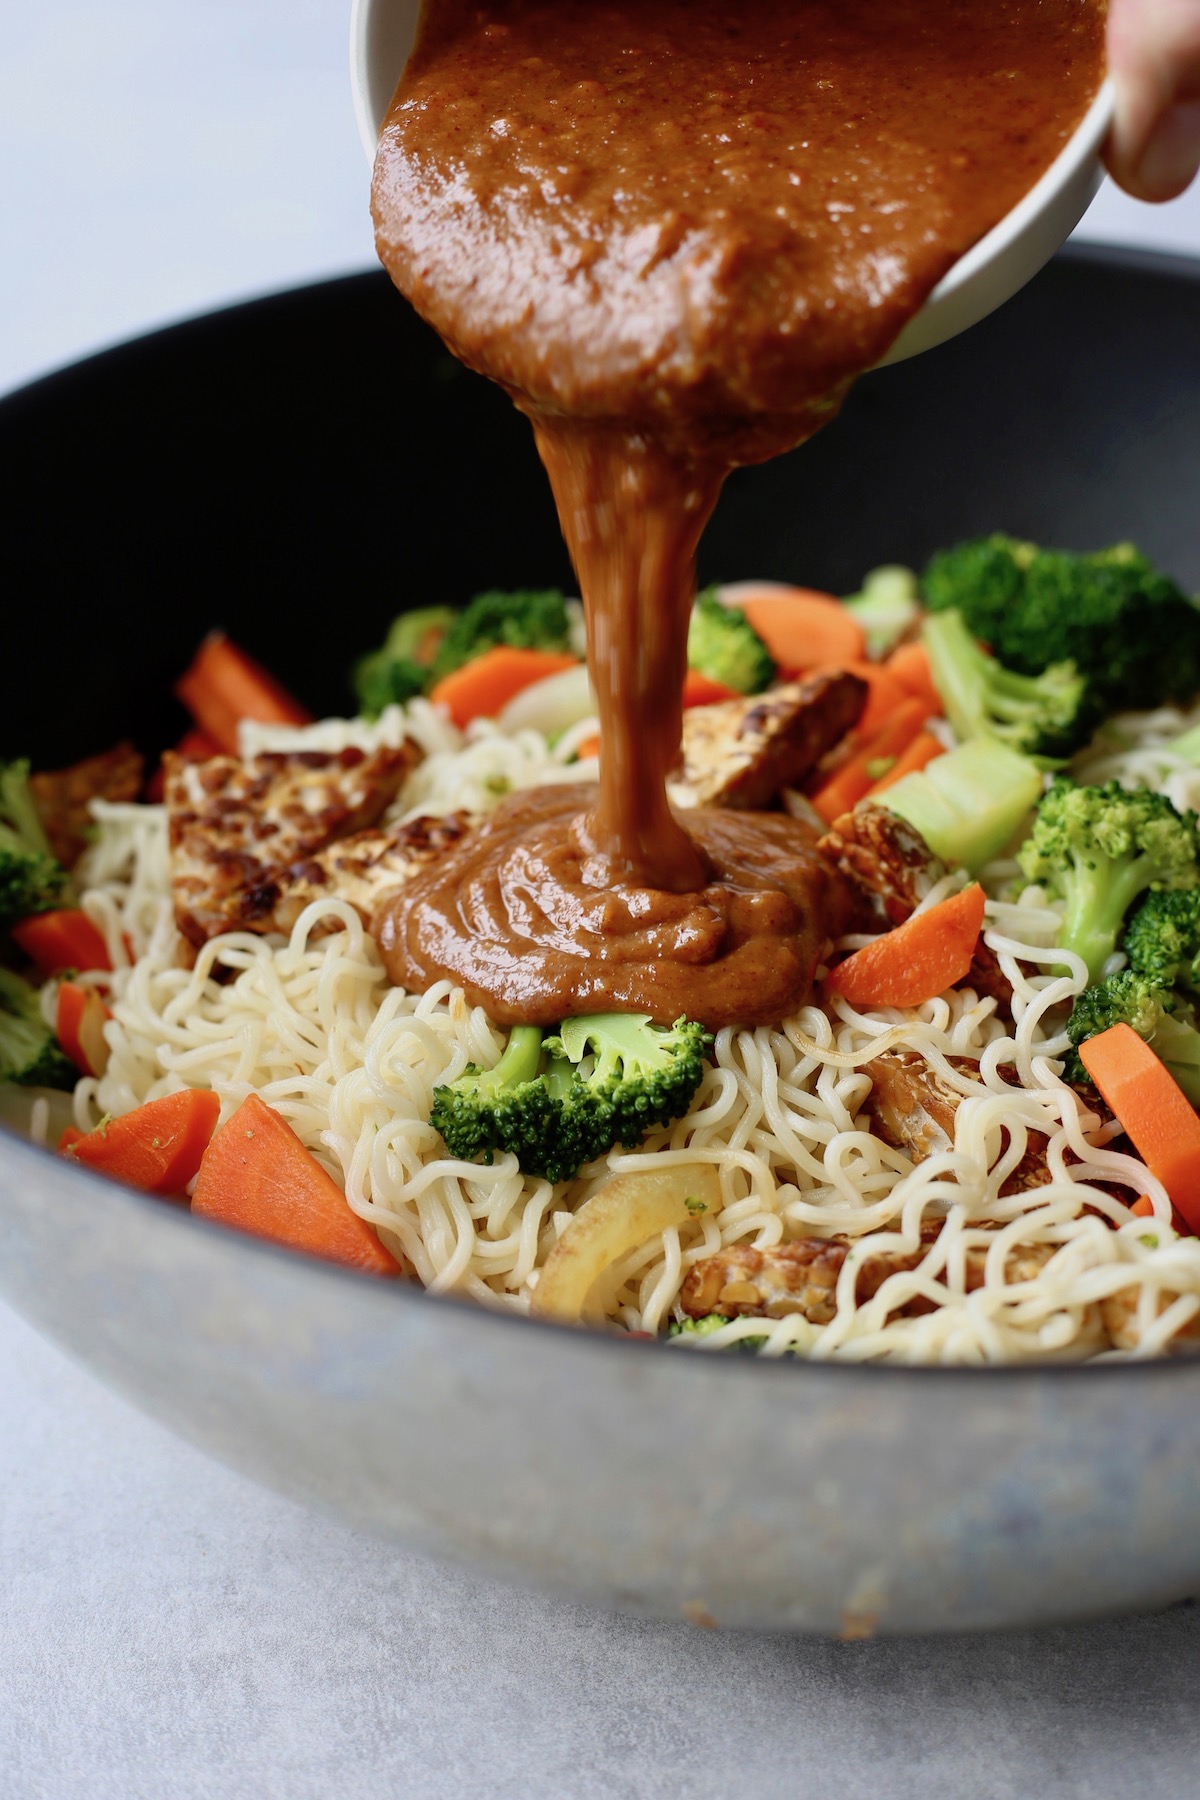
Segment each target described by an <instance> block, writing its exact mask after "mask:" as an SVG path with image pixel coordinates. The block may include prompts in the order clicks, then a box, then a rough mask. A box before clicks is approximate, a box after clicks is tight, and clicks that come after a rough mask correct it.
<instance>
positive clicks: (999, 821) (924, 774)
mask: <svg viewBox="0 0 1200 1800" xmlns="http://www.w3.org/2000/svg"><path fill="white" fill-rule="evenodd" d="M1042 779H1043V778H1042V771H1041V770H1040V769H1039V768H1038V766H1037V764H1036V763H1033V762H1030V760H1029V758H1028V757H1026V756H1018V754H1017V752H1016V751H1015V750H1010V749H1008V747H1007V746H1006V745H1004V744H1001V743H998V742H996V741H995V740H993V739H991V738H975V739H973V740H971V741H970V742H968V743H965V744H960V745H959V746H958V748H957V749H956V750H951V751H948V752H947V754H946V755H945V756H935V757H934V759H933V761H932V762H930V763H927V764H926V765H925V767H924V768H923V769H919V770H917V772H916V773H915V774H912V775H905V776H902V777H901V779H900V780H899V781H897V782H896V783H895V785H894V786H892V787H890V788H888V790H887V792H886V794H884V795H881V797H880V804H881V805H882V806H884V807H886V809H887V811H888V812H893V813H896V814H897V815H898V816H899V817H900V818H902V819H906V820H907V821H908V823H909V824H910V825H911V826H912V827H913V829H914V830H915V831H919V832H920V834H921V836H922V837H923V838H924V840H925V842H926V843H927V844H928V845H929V848H930V849H931V850H932V851H933V852H934V854H935V856H940V857H941V859H942V861H943V862H948V863H958V864H960V865H961V866H962V867H963V868H965V869H967V870H969V871H970V873H971V874H972V875H973V874H974V873H975V871H976V869H980V868H982V867H983V865H984V863H986V862H990V861H991V859H992V857H993V856H999V854H1000V852H1001V851H1002V850H1003V849H1004V847H1005V845H1006V844H1008V843H1009V842H1010V841H1011V839H1012V837H1013V836H1014V834H1015V833H1016V831H1017V830H1018V829H1019V827H1020V825H1021V822H1022V820H1023V819H1024V818H1025V816H1026V814H1027V813H1028V812H1029V810H1030V808H1031V807H1032V806H1033V805H1034V803H1035V802H1036V800H1037V798H1038V796H1039V795H1040V794H1041V791H1042Z"/></svg>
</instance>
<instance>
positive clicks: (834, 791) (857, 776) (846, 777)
mask: <svg viewBox="0 0 1200 1800" xmlns="http://www.w3.org/2000/svg"><path fill="white" fill-rule="evenodd" d="M924 723H925V708H924V705H923V703H922V702H921V701H920V700H904V701H902V702H901V703H900V705H899V706H898V707H897V708H896V710H895V712H894V713H893V714H892V716H891V717H890V719H888V721H887V723H886V724H885V725H882V726H881V727H880V729H879V730H878V731H877V732H875V733H874V734H873V735H872V736H871V737H869V738H868V739H867V740H866V742H865V743H863V744H861V745H860V746H859V748H858V749H856V750H854V751H852V752H851V754H850V755H849V756H848V757H847V758H846V759H845V761H844V762H841V763H839V764H838V765H837V767H836V768H835V769H834V770H833V771H832V773H831V774H829V775H827V776H826V777H825V779H824V781H823V782H822V783H821V784H820V786H819V787H817V788H816V789H815V790H814V791H813V792H812V793H811V794H810V795H809V798H810V799H811V801H812V803H813V805H814V806H815V807H816V809H817V811H818V812H819V813H820V815H821V817H822V818H823V819H827V820H828V821H829V822H830V824H832V822H833V821H834V819H836V818H838V817H840V815H841V814H842V813H844V812H849V811H850V808H851V807H852V806H855V805H856V804H857V803H858V801H860V800H861V799H862V798H863V795H864V794H865V793H866V792H867V789H868V788H870V787H873V786H874V784H875V782H877V781H879V780H881V779H882V777H883V775H886V774H888V773H889V772H890V770H891V768H892V767H893V766H894V764H895V759H896V758H897V757H899V756H902V755H903V753H904V752H905V750H907V749H908V746H909V745H910V744H911V743H912V740H913V739H914V738H915V737H916V735H917V733H918V732H919V731H920V729H921V727H922V725H923V724H924ZM881 764H882V765H884V767H883V768H882V770H881V768H880V765H881Z"/></svg>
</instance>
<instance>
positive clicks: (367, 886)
mask: <svg viewBox="0 0 1200 1800" xmlns="http://www.w3.org/2000/svg"><path fill="white" fill-rule="evenodd" d="M470 823H471V821H470V818H469V816H468V815H467V814H466V813H465V812H456V813H447V814H446V815H445V816H444V817H436V818H435V817H431V816H429V815H427V814H422V815H421V816H420V817H419V818H415V819H406V820H404V822H403V823H402V824H399V825H393V826H391V827H390V828H389V829H388V830H387V831H381V830H380V829H379V828H378V827H376V828H375V829H374V830H372V831H358V832H355V834H354V836H353V837H348V838H342V839H340V840H339V841H338V842H337V843H336V844H329V845H327V846H326V848H325V849H324V850H318V851H317V853H316V855H315V856H310V857H307V858H305V859H304V860H303V861H301V862H297V863H293V864H292V866H291V868H289V869H280V870H279V871H278V872H277V873H276V874H275V875H273V876H272V877H271V879H270V880H269V881H268V882H265V883H264V884H263V886H262V887H261V888H259V889H256V890H255V892H254V893H253V894H252V895H251V896H250V901H251V903H252V904H253V905H254V906H255V907H257V908H260V909H261V916H262V917H263V919H264V920H265V923H264V924H263V925H262V926H261V927H260V929H261V930H263V931H284V932H287V931H290V930H291V929H292V926H293V925H294V924H295V923H296V920H297V919H298V918H299V917H300V914H301V913H302V912H303V911H304V908H305V907H306V906H308V905H309V904H310V902H311V901H313V900H327V899H330V898H336V899H338V900H346V901H348V902H349V904H350V905H351V906H352V907H354V909H355V911H356V912H357V913H359V915H360V916H361V918H362V920H363V922H364V924H366V925H368V926H370V924H371V922H372V920H373V919H374V917H375V915H376V914H377V912H378V911H379V908H380V906H381V905H382V904H383V902H384V901H385V900H387V899H390V897H391V896H392V895H393V894H394V893H395V892H396V890H397V889H398V888H402V887H403V886H404V884H405V882H407V881H408V880H410V879H411V877H412V876H413V875H415V874H416V872H417V870H418V869H423V868H425V867H426V866H427V865H428V864H429V863H431V862H436V860H437V858H438V857H439V856H441V855H442V853H443V852H444V851H446V850H448V849H450V848H451V846H452V845H454V844H456V843H457V842H458V840H459V838H460V837H462V835H463V833H464V832H465V831H468V830H469V829H470ZM331 929H332V926H331Z"/></svg>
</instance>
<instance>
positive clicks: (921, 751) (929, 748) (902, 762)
mask: <svg viewBox="0 0 1200 1800" xmlns="http://www.w3.org/2000/svg"><path fill="white" fill-rule="evenodd" d="M945 754H946V746H945V744H939V743H938V741H937V739H936V738H935V737H934V735H933V733H932V732H931V731H918V733H917V735H916V737H915V738H914V739H913V741H912V743H911V744H910V745H909V746H908V749H907V750H903V751H901V753H900V755H899V756H898V757H897V758H896V760H895V762H894V763H893V764H892V766H891V768H890V769H889V770H888V772H887V774H886V775H885V776H883V778H882V780H880V781H877V782H876V783H875V785H874V787H869V788H868V789H867V792H866V798H867V799H868V800H874V798H875V796H876V795H877V794H882V793H884V792H886V790H887V789H888V788H890V787H891V786H892V785H893V783H894V782H897V781H900V780H902V779H903V777H904V776H905V775H915V774H916V773H917V771H918V769H923V768H924V767H925V765H926V763H931V762H932V761H933V759H934V757H935V756H945Z"/></svg>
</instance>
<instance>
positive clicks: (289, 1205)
mask: <svg viewBox="0 0 1200 1800" xmlns="http://www.w3.org/2000/svg"><path fill="white" fill-rule="evenodd" d="M192 1211H193V1212H194V1213H199V1214H200V1216H201V1217H202V1218H205V1219H219V1220H220V1221H221V1223H222V1224H225V1225H232V1226H233V1227H234V1229H235V1230H237V1231H248V1232H250V1233H251V1234H252V1235H253V1236H254V1237H263V1238H271V1239H272V1240H273V1241H274V1242H275V1243H277V1244H288V1245H290V1246H291V1248H292V1249H293V1250H304V1251H307V1253H308V1254H309V1255H310V1256H322V1257H324V1258H325V1259H326V1260H327V1261H329V1262H337V1263H346V1264H348V1265H349V1266H350V1267H352V1268H356V1269H366V1270H367V1271H369V1272H370V1273H371V1274H374V1275H399V1274H400V1264H399V1263H398V1262H397V1261H396V1259H395V1257H394V1256H393V1255H392V1254H391V1252H390V1251H388V1250H385V1249H384V1247H383V1245H382V1244H381V1243H380V1241H379V1239H378V1238H377V1237H376V1235H375V1233H374V1232H373V1231H372V1229H371V1227H370V1226H369V1225H368V1224H367V1223H366V1221H365V1220H363V1219H360V1218H359V1216H358V1214H357V1213H356V1212H354V1211H353V1210H352V1209H351V1207H350V1205H349V1202H348V1201H347V1199H346V1196H345V1194H343V1192H342V1190H341V1188H340V1187H339V1186H338V1184H337V1182H336V1181H334V1179H333V1177H332V1176H331V1175H328V1174H327V1173H326V1171H325V1170H324V1169H323V1168H322V1167H321V1165H320V1163H319V1162H317V1160H316V1158H315V1157H313V1156H310V1155H309V1153H308V1151H307V1150H306V1149H305V1148H304V1145H303V1144H302V1143H301V1142H300V1139H299V1138H298V1137H297V1136H296V1133H295V1132H294V1131H293V1130H292V1128H291V1126H290V1125H289V1124H288V1123H287V1121H286V1119H282V1118H280V1116H279V1114H278V1113H277V1112H275V1111H273V1110H272V1108H271V1107H269V1106H267V1105H266V1103H265V1102H264V1101H262V1100H260V1099H259V1097H258V1095H257V1094H251V1095H250V1097H249V1099H248V1100H243V1102H242V1104H241V1105H240V1106H239V1107H238V1109H237V1111H236V1112H235V1113H234V1115H233V1117H232V1118H231V1119H227V1120H226V1121H225V1123H224V1125H222V1127H221V1129H220V1131H218V1132H217V1135H216V1136H215V1137H214V1138H213V1140H212V1143H211V1144H210V1145H209V1147H208V1149H207V1150H206V1151H205V1153H204V1160H203V1162H202V1163H201V1165H200V1174H199V1176H198V1178H197V1181H196V1188H195V1192H194V1193H193V1195H192Z"/></svg>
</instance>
